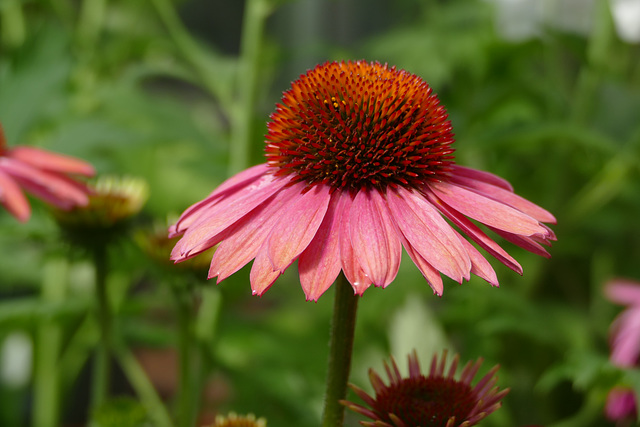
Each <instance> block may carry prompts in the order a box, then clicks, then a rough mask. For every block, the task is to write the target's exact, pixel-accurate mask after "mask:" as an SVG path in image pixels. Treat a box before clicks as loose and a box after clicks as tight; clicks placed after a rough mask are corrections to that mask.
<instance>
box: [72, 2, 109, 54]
mask: <svg viewBox="0 0 640 427" xmlns="http://www.w3.org/2000/svg"><path fill="white" fill-rule="evenodd" d="M106 3H107V1H106V0H84V2H83V3H82V9H81V11H80V21H79V24H78V39H79V41H80V43H82V44H83V46H85V47H87V48H92V47H93V46H94V45H95V43H96V41H97V40H98V36H99V35H100V31H101V30H102V25H103V21H104V15H105V10H106V7H107V4H106Z"/></svg>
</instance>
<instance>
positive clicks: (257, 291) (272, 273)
mask: <svg viewBox="0 0 640 427" xmlns="http://www.w3.org/2000/svg"><path fill="white" fill-rule="evenodd" d="M265 246H266V245H262V248H261V250H260V251H259V252H258V255H257V256H256V259H255V260H254V261H253V265H252V266H251V273H250V274H249V280H250V281H251V291H252V293H253V295H258V296H262V294H264V293H265V292H266V291H267V290H268V289H269V288H270V287H271V285H273V283H274V282H275V281H276V279H277V278H278V277H280V275H281V274H282V273H280V270H276V269H274V268H273V266H272V265H271V260H270V259H269V255H268V254H267V250H266V247H265Z"/></svg>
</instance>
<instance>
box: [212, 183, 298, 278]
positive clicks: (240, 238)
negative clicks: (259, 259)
mask: <svg viewBox="0 0 640 427" xmlns="http://www.w3.org/2000/svg"><path fill="white" fill-rule="evenodd" d="M286 194H287V193H285V192H284V191H280V192H278V193H276V194H275V195H274V196H272V197H271V199H268V200H267V201H265V202H264V203H263V204H261V205H260V206H258V207H257V208H255V209H254V210H252V211H251V212H249V213H248V214H247V215H245V216H244V217H243V218H242V219H241V220H239V221H237V222H236V223H234V224H233V225H232V226H231V227H229V228H228V229H227V233H225V236H224V240H222V241H221V242H220V245H218V247H217V248H216V250H215V252H214V253H213V258H212V259H211V265H210V267H209V277H208V278H209V279H211V278H213V277H217V278H218V280H217V283H220V282H221V281H223V280H224V279H226V278H227V277H229V276H230V275H232V274H233V273H235V272H236V271H238V270H239V269H240V268H242V267H243V266H244V265H245V264H247V263H248V262H249V261H251V260H252V259H253V258H255V257H256V255H257V253H258V250H259V249H260V248H261V247H262V245H263V244H264V242H265V240H267V237H268V236H269V234H270V233H271V229H272V228H273V226H274V224H275V223H276V222H277V221H278V215H277V214H278V212H281V210H282V209H283V206H285V203H286V198H285V197H284V196H285V195H286Z"/></svg>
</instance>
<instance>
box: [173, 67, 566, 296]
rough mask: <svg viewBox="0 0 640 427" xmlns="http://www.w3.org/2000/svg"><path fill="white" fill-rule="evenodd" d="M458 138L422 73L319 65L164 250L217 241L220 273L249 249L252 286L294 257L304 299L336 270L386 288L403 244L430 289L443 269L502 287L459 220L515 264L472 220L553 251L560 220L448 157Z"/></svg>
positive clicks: (261, 288) (439, 286) (439, 287)
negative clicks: (257, 161) (247, 158)
mask: <svg viewBox="0 0 640 427" xmlns="http://www.w3.org/2000/svg"><path fill="white" fill-rule="evenodd" d="M453 141H454V139H453V133H452V131H451V123H450V122H449V120H448V119H447V113H446V111H445V109H444V107H442V106H441V105H439V101H438V98H437V97H436V95H435V94H433V93H432V91H431V88H430V87H429V86H428V85H427V84H426V83H425V82H424V81H423V80H422V79H420V78H419V77H417V76H415V75H412V74H410V73H408V72H406V71H401V70H397V69H395V68H394V67H388V66H387V65H380V64H378V63H367V62H363V61H358V62H339V63H338V62H331V63H325V64H323V65H319V66H317V67H316V68H315V69H313V70H310V71H309V72H307V73H306V74H305V75H302V76H300V78H299V79H298V80H296V81H295V82H293V84H292V87H291V89H290V90H288V91H287V92H285V93H284V95H283V98H282V103H281V104H278V105H277V106H276V111H275V112H274V113H273V114H272V115H271V121H270V122H269V124H268V134H267V136H266V163H264V164H261V165H258V166H254V167H252V168H250V169H247V170H245V171H243V172H240V173H239V174H237V175H235V176H233V177H231V178H230V179H229V180H227V181H225V182H224V183H223V184H222V185H221V186H220V187H218V188H217V189H216V190H215V191H214V192H213V193H211V194H210V195H209V196H208V197H207V198H205V199H204V200H202V201H201V202H198V203H196V204H194V205H193V206H191V207H190V208H189V209H187V210H186V211H185V212H184V213H183V214H182V216H181V217H180V219H179V220H178V221H177V223H176V224H175V225H173V226H172V227H170V235H171V236H182V238H181V239H180V241H179V242H178V243H177V244H176V246H175V247H174V249H173V252H172V256H171V258H172V259H173V260H175V261H176V262H180V261H183V260H186V259H189V258H191V257H193V256H196V255H198V254H199V253H201V252H203V251H205V250H206V249H208V248H210V247H213V246H214V245H217V244H219V246H218V248H217V249H216V252H215V253H214V255H213V259H212V261H211V266H210V270H209V278H213V277H217V278H218V282H220V281H222V280H223V279H225V278H227V277H229V276H230V275H231V274H233V273H235V272H236V271H238V270H239V269H240V268H241V267H242V266H244V265H245V264H247V263H248V262H249V261H251V260H254V262H253V266H252V269H251V278H250V280H251V287H252V290H253V293H254V294H256V295H262V294H263V293H264V292H265V291H266V290H267V289H268V288H269V287H270V286H271V285H272V284H273V283H274V282H275V280H276V279H277V278H278V277H279V276H280V275H281V274H282V273H283V272H284V271H285V270H286V269H287V268H288V267H289V266H290V265H291V264H292V263H293V262H294V261H295V260H296V259H297V260H298V268H299V272H300V282H301V285H302V288H303V290H304V292H305V295H306V297H307V300H317V299H318V298H319V297H320V296H321V295H322V294H323V293H324V292H325V291H326V290H327V289H328V288H329V287H330V286H331V284H332V283H333V282H334V281H335V279H336V277H337V276H338V274H339V273H340V271H342V272H344V274H345V276H346V278H347V279H348V280H349V282H350V283H351V285H352V286H353V289H354V292H355V293H356V294H358V295H362V293H363V292H364V291H365V290H366V289H367V288H368V287H369V286H370V285H371V284H373V285H375V286H380V287H386V286H387V285H389V284H390V283H391V282H392V281H393V279H394V278H395V277H396V274H397V272H398V268H399V266H400V258H401V255H402V248H403V247H404V249H405V250H406V252H407V253H408V255H409V257H410V258H411V259H412V260H413V262H414V263H415V264H416V265H417V266H418V268H419V269H420V271H421V272H422V274H423V275H424V277H425V278H426V280H427V281H428V282H429V285H430V286H431V287H432V288H433V291H434V292H435V293H436V294H438V295H441V294H442V291H443V283H442V278H441V276H440V273H444V274H445V275H446V276H449V277H451V278H452V279H453V280H455V281H457V282H459V283H461V282H462V281H463V280H469V278H470V274H472V273H473V274H475V275H477V276H479V277H482V278H483V279H485V280H486V281H488V282H489V283H491V284H492V285H494V286H497V285H498V279H497V277H496V274H495V272H494V270H493V268H492V267H491V265H490V264H489V262H488V261H487V260H486V259H485V258H484V257H483V256H482V255H481V254H480V252H479V251H478V250H477V249H476V248H475V246H473V245H472V244H471V243H470V242H469V241H468V240H467V238H465V237H463V235H462V234H461V232H462V233H464V234H465V235H466V236H467V237H468V238H469V239H470V240H471V241H473V242H475V243H476V244H477V245H478V246H480V247H481V248H482V249H484V250H485V251H486V252H488V253H489V254H490V255H492V256H494V257H495V258H497V259H498V260H499V261H500V262H502V263H503V264H505V265H506V266H508V267H509V268H511V269H512V270H514V271H516V272H518V273H520V274H522V268H521V267H520V265H519V264H518V263H517V262H516V260H515V259H513V258H512V257H511V256H510V255H509V254H508V253H507V252H506V251H504V250H503V249H502V248H501V247H500V246H499V245H498V244H497V243H496V242H495V241H494V240H493V239H492V238H491V237H489V236H488V235H487V234H485V232H484V231H482V230H481V228H480V227H478V225H477V224H478V223H479V224H483V225H485V226H486V227H487V228H488V229H490V230H492V231H494V232H495V233H496V234H498V235H500V236H502V237H503V238H504V239H506V240H508V241H510V242H512V243H514V244H516V245H518V246H520V247H522V248H525V249H526V250H528V251H531V252H534V253H536V254H540V255H543V256H549V254H548V252H547V251H546V250H545V249H544V248H543V246H542V245H549V244H550V241H551V240H555V236H554V234H553V232H552V231H551V230H550V229H549V228H548V227H547V226H546V225H544V224H543V223H555V218H554V217H553V215H551V214H550V213H549V212H547V211H546V210H544V209H542V208H540V207H538V206H537V205H535V204H533V203H531V202H529V201H527V200H525V199H523V198H522V197H519V196H517V195H516V194H514V192H513V189H512V187H511V185H510V184H509V183H508V182H507V181H505V180H503V179H502V178H499V177H497V176H495V175H492V174H490V173H487V172H483V171H479V170H474V169H470V168H466V167H462V166H458V165H455V164H454V163H453V152H454V149H453V148H452V147H451V144H452V143H453ZM447 220H448V221H450V222H451V223H452V224H453V225H455V226H456V227H457V230H456V228H454V227H453V226H452V225H451V224H450V223H449V222H448V221H447ZM472 220H474V221H475V222H474V221H472Z"/></svg>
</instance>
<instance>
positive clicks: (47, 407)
mask: <svg viewBox="0 0 640 427" xmlns="http://www.w3.org/2000/svg"><path fill="white" fill-rule="evenodd" d="M68 267H69V266H68V263H67V261H66V260H65V259H60V258H54V259H50V260H48V261H47V262H46V264H45V266H44V280H43V283H42V300H43V301H44V302H46V303H60V302H62V301H64V298H65V294H66V291H67V277H68ZM61 347H62V329H61V328H60V325H59V324H58V323H57V322H53V321H52V320H51V319H50V318H48V317H46V316H45V317H43V318H42V319H40V320H39V324H38V327H37V330H36V351H35V371H36V374H35V376H34V380H33V381H34V384H33V387H34V390H33V406H34V408H33V426H34V427H55V426H57V425H58V416H59V408H60V377H59V373H60V370H59V369H58V368H59V366H58V365H59V363H58V362H59V355H60V349H61Z"/></svg>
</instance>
